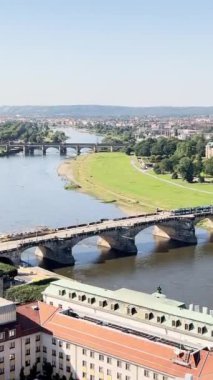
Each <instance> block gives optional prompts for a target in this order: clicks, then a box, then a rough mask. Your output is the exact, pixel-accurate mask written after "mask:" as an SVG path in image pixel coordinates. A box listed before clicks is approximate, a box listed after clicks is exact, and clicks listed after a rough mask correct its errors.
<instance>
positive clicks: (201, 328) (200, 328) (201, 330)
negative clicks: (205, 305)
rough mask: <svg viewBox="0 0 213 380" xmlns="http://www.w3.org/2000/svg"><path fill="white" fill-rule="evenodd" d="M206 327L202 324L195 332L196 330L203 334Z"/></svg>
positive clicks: (205, 331)
mask: <svg viewBox="0 0 213 380" xmlns="http://www.w3.org/2000/svg"><path fill="white" fill-rule="evenodd" d="M207 331H208V330H207V328H206V326H203V327H198V329H197V332H198V334H205V333H207Z"/></svg>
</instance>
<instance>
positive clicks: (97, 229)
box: [0, 212, 194, 252]
mask: <svg viewBox="0 0 213 380" xmlns="http://www.w3.org/2000/svg"><path fill="white" fill-rule="evenodd" d="M180 218H187V219H194V215H193V214H187V215H179V216H177V215H173V214H172V213H171V212H160V213H157V214H147V215H143V216H135V217H129V218H128V217H127V218H120V219H114V220H113V219H112V220H104V221H102V222H96V223H90V224H84V225H79V226H69V227H65V228H58V229H54V230H45V231H44V232H43V233H42V231H41V230H40V231H37V232H36V231H35V232H34V233H31V236H29V235H30V234H29V233H28V234H27V233H26V234H22V236H20V235H19V237H18V238H17V239H14V238H15V236H13V235H10V236H7V237H6V236H5V237H4V236H2V237H1V239H0V252H8V251H11V250H15V249H20V248H21V247H24V246H27V245H30V244H32V245H39V244H45V242H47V241H51V240H55V239H59V240H69V239H70V238H73V237H76V236H80V235H82V234H83V235H88V237H90V236H93V235H98V234H101V233H103V232H104V231H110V230H114V229H119V228H122V229H125V228H127V229H129V228H131V227H135V226H140V225H144V224H145V225H153V224H155V223H160V222H163V221H164V222H166V221H170V220H177V219H180ZM32 235H33V236H32Z"/></svg>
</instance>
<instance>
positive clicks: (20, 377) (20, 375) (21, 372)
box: [19, 367, 26, 380]
mask: <svg viewBox="0 0 213 380" xmlns="http://www.w3.org/2000/svg"><path fill="white" fill-rule="evenodd" d="M19 379H20V380H25V379H26V376H25V374H24V367H21V371H20V374H19Z"/></svg>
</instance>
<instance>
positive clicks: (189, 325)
mask: <svg viewBox="0 0 213 380" xmlns="http://www.w3.org/2000/svg"><path fill="white" fill-rule="evenodd" d="M193 328H194V325H193V323H185V330H188V331H191V330H193Z"/></svg>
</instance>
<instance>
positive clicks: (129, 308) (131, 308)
mask: <svg viewBox="0 0 213 380" xmlns="http://www.w3.org/2000/svg"><path fill="white" fill-rule="evenodd" d="M136 313H137V310H136V308H135V307H130V306H129V307H128V308H127V314H129V315H134V314H136Z"/></svg>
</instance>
